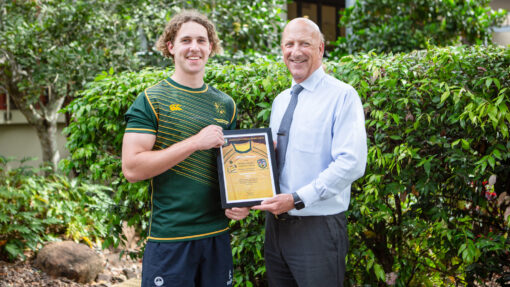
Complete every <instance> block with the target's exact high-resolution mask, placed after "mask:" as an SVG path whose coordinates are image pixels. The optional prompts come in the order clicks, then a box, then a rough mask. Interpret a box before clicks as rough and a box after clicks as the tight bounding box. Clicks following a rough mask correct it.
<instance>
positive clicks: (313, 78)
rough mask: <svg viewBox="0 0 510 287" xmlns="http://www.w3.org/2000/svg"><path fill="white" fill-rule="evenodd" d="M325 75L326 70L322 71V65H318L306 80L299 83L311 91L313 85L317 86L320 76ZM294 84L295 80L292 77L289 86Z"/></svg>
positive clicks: (313, 87) (313, 88)
mask: <svg viewBox="0 0 510 287" xmlns="http://www.w3.org/2000/svg"><path fill="white" fill-rule="evenodd" d="M325 75H326V72H324V69H323V68H322V65H320V67H319V68H318V69H317V70H315V72H313V73H312V74H311V75H310V76H309V77H308V78H307V79H306V80H304V81H303V82H301V83H300V85H301V86H302V87H303V88H304V89H305V90H308V91H313V90H315V87H317V84H319V82H320V80H321V79H322V77H324V76H325ZM295 84H296V81H294V79H292V86H291V87H293V86H294V85H295Z"/></svg>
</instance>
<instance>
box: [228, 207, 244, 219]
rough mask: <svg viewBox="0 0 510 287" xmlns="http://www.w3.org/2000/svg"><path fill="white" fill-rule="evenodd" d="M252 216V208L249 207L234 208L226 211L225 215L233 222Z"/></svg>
mask: <svg viewBox="0 0 510 287" xmlns="http://www.w3.org/2000/svg"><path fill="white" fill-rule="evenodd" d="M248 214H250V208H248V207H233V208H228V209H225V215H226V216H227V217H228V218H230V219H233V220H241V219H244V218H246V216H248Z"/></svg>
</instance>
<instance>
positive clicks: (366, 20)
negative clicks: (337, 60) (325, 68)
mask: <svg viewBox="0 0 510 287" xmlns="http://www.w3.org/2000/svg"><path fill="white" fill-rule="evenodd" d="M489 3H490V0H475V1H473V0H357V1H356V3H355V4H354V5H353V6H352V7H349V8H346V9H345V10H344V11H342V12H341V13H340V15H341V18H340V23H339V26H340V27H345V28H347V29H350V30H351V31H352V33H351V34H350V35H348V36H347V37H340V38H339V39H338V40H337V42H336V43H335V44H336V48H335V50H334V52H332V55H333V56H335V57H338V56H342V55H346V54H351V53H358V52H362V51H363V52H368V51H371V50H373V51H375V52H376V53H380V52H386V53H389V52H393V53H398V52H410V51H412V50H419V49H425V48H427V46H429V45H436V46H448V45H454V44H459V43H463V44H470V45H473V44H479V45H480V44H486V43H491V42H492V30H491V27H497V26H499V24H501V23H502V21H503V20H504V18H505V17H506V13H507V12H506V11H504V10H502V9H499V10H498V11H494V10H492V9H491V7H490V6H489Z"/></svg>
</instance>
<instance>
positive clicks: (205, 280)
mask: <svg viewBox="0 0 510 287" xmlns="http://www.w3.org/2000/svg"><path fill="white" fill-rule="evenodd" d="M233 276H234V274H233V263H232V250H231V248H230V238H229V234H228V233H225V234H221V235H218V236H214V237H209V238H204V239H199V240H192V241H184V242H147V245H146V247H145V252H144V254H143V265H142V287H149V286H150V287H153V286H154V287H173V286H179V287H187V286H189V287H195V286H196V287H199V286H202V287H206V286H207V287H209V286H211V287H215V286H218V287H219V286H222V287H224V286H232V281H233Z"/></svg>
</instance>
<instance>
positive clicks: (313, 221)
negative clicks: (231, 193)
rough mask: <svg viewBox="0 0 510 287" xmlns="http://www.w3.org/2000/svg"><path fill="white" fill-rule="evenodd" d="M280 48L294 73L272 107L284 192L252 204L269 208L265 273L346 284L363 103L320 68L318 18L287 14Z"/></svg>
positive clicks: (363, 147) (362, 155) (275, 281)
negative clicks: (348, 212)
mask: <svg viewBox="0 0 510 287" xmlns="http://www.w3.org/2000/svg"><path fill="white" fill-rule="evenodd" d="M281 48H282V51H283V59H284V62H285V64H286V65H287V68H288V69H289V71H290V73H291V74H292V78H293V80H292V88H291V89H287V90H285V91H283V92H282V93H281V94H280V95H278V97H276V99H275V100H274V102H273V107H272V113H271V129H272V132H273V138H275V139H277V150H276V153H277V164H278V168H279V170H280V175H279V176H280V190H281V192H282V193H281V194H279V195H277V196H275V197H273V198H271V199H268V200H265V201H263V202H262V203H261V205H259V206H255V207H253V208H254V209H259V210H266V211H268V212H269V213H268V214H267V218H266V242H265V257H266V270H267V278H268V281H269V285H270V286H300V287H303V286H343V281H344V273H345V257H346V254H347V250H348V246H349V243H348V237H347V220H346V217H345V211H346V210H347V209H348V206H349V200H350V191H351V183H352V182H353V181H355V180H356V179H358V178H360V177H361V176H362V175H363V173H364V171H365V165H366V157H367V143H366V132H365V126H364V121H365V120H364V114H363V107H362V104H361V100H360V98H359V96H358V94H357V93H356V91H355V90H354V89H353V87H351V86H350V85H348V84H346V83H343V82H341V81H339V80H337V79H335V78H333V77H331V76H329V75H327V74H326V73H325V72H324V70H323V68H322V57H323V54H324V38H323V36H322V34H321V32H320V30H319V27H317V25H316V24H315V23H313V22H312V21H310V20H308V19H305V18H297V19H294V20H292V21H290V22H289V23H288V24H287V26H286V27H285V29H284V31H283V35H282V43H281Z"/></svg>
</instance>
